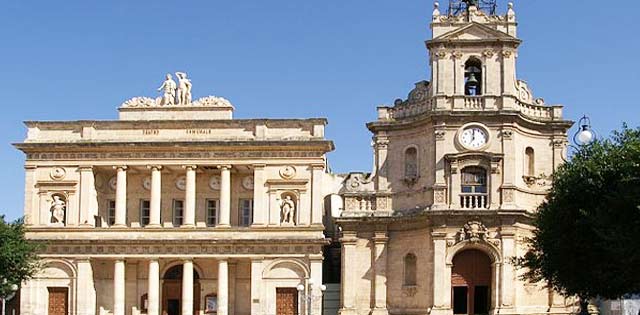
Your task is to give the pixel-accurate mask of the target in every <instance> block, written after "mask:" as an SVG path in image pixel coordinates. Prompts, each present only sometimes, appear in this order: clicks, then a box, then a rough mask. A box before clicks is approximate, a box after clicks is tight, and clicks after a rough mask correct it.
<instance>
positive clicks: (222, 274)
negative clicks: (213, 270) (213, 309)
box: [217, 259, 229, 315]
mask: <svg viewBox="0 0 640 315" xmlns="http://www.w3.org/2000/svg"><path fill="white" fill-rule="evenodd" d="M228 314H229V262H228V261H227V260H224V259H222V260H219V261H218V314H217V315H228Z"/></svg>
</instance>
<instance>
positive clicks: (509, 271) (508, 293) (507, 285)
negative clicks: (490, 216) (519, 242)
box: [500, 227, 516, 309]
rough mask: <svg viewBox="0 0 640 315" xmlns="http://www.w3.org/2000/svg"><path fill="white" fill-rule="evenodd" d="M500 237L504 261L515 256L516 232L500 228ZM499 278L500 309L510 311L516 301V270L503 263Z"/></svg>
mask: <svg viewBox="0 0 640 315" xmlns="http://www.w3.org/2000/svg"><path fill="white" fill-rule="evenodd" d="M500 236H501V237H502V239H501V241H502V258H503V259H504V260H505V261H506V260H508V259H510V258H511V257H514V256H515V255H516V240H515V236H516V231H515V228H512V227H502V228H501V229H500ZM501 267H502V270H501V277H500V280H501V281H500V282H501V283H500V293H501V297H500V308H502V309H505V308H506V309H512V308H513V307H515V300H516V292H515V291H516V286H515V285H514V284H515V283H516V272H515V271H516V270H515V267H514V266H513V265H512V264H509V263H503V264H502V265H501Z"/></svg>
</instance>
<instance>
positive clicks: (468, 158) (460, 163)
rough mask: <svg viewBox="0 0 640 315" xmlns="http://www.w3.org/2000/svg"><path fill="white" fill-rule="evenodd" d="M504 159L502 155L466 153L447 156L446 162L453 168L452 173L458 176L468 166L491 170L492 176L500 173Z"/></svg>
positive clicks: (445, 157)
mask: <svg viewBox="0 0 640 315" xmlns="http://www.w3.org/2000/svg"><path fill="white" fill-rule="evenodd" d="M503 158H504V154H502V153H490V152H464V153H454V154H447V155H445V156H444V159H445V161H447V164H449V166H450V167H451V173H453V174H456V173H458V171H459V170H460V169H463V168H465V167H468V166H480V167H484V168H485V169H487V170H491V173H492V174H499V173H500V163H501V162H502V160H503Z"/></svg>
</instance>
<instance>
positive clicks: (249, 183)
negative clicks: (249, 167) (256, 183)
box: [242, 176, 253, 190]
mask: <svg viewBox="0 0 640 315" xmlns="http://www.w3.org/2000/svg"><path fill="white" fill-rule="evenodd" d="M242 188H244V189H246V190H253V176H245V177H244V178H243V179H242Z"/></svg>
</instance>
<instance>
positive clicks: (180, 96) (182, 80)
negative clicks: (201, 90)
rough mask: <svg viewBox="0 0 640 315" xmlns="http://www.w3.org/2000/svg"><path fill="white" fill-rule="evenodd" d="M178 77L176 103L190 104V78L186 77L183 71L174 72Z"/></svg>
mask: <svg viewBox="0 0 640 315" xmlns="http://www.w3.org/2000/svg"><path fill="white" fill-rule="evenodd" d="M176 76H177V77H178V89H177V91H176V94H177V96H176V98H177V99H176V103H177V104H178V105H188V104H191V80H189V79H187V74H186V73H184V72H176Z"/></svg>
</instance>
